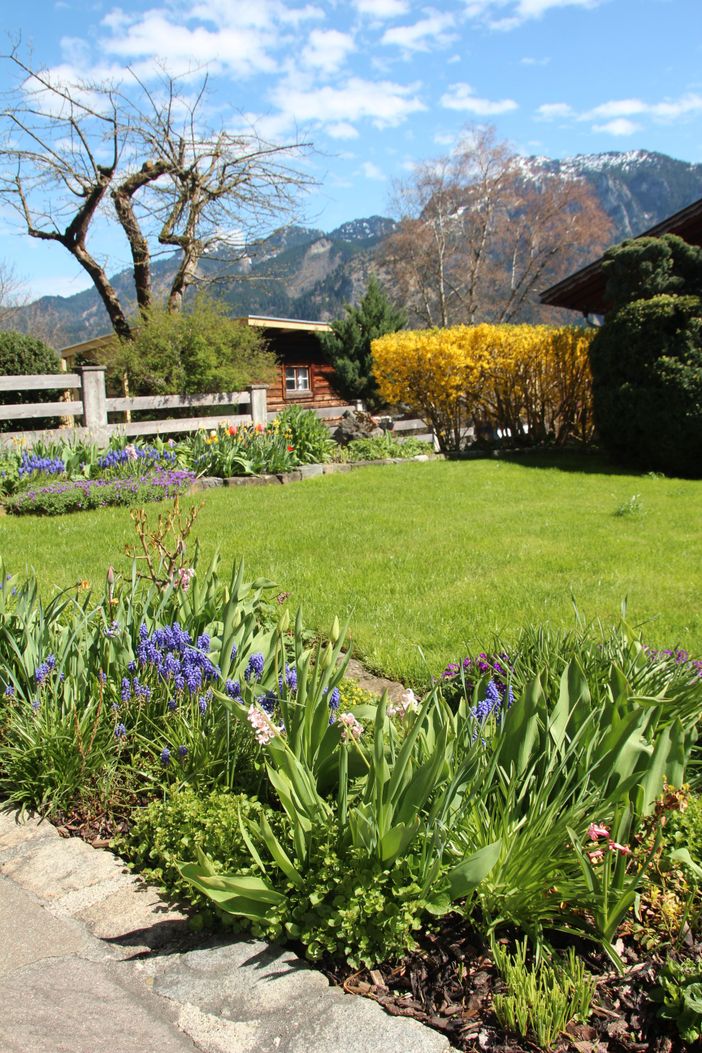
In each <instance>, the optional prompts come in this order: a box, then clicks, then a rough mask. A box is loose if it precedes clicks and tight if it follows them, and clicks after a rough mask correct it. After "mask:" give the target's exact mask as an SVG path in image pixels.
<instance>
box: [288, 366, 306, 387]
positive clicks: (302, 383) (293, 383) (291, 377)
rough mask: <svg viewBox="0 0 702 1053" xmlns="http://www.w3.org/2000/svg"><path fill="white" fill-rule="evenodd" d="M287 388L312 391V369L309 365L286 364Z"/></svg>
mask: <svg viewBox="0 0 702 1053" xmlns="http://www.w3.org/2000/svg"><path fill="white" fill-rule="evenodd" d="M285 390H286V392H300V391H306V392H308V393H309V392H310V391H311V388H310V370H309V366H286V367H285Z"/></svg>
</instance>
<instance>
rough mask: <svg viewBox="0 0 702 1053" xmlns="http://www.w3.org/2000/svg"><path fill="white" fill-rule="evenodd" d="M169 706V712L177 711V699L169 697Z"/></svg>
mask: <svg viewBox="0 0 702 1053" xmlns="http://www.w3.org/2000/svg"><path fill="white" fill-rule="evenodd" d="M167 707H168V712H169V713H175V711H176V709H177V708H178V702H177V701H176V699H175V698H169V699H168V703H167Z"/></svg>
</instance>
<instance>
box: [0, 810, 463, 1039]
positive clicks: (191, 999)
mask: <svg viewBox="0 0 702 1053" xmlns="http://www.w3.org/2000/svg"><path fill="white" fill-rule="evenodd" d="M0 1004H2V1006H3V1012H2V1016H1V1018H0V1048H2V1049H7V1050H10V1049H11V1050H12V1051H13V1053H144V1050H155V1049H158V1050H159V1053H198V1051H199V1053H339V1051H340V1050H341V1051H344V1053H345V1051H349V1053H377V1051H378V1050H382V1051H383V1053H449V1051H450V1048H451V1047H450V1045H449V1043H448V1041H447V1040H446V1038H445V1037H444V1036H442V1035H440V1034H439V1033H438V1032H436V1031H432V1030H431V1029H430V1028H427V1027H425V1026H424V1025H422V1024H420V1023H419V1022H418V1021H416V1020H412V1019H408V1018H406V1017H399V1016H389V1015H387V1014H386V1013H385V1012H384V1011H383V1009H381V1007H380V1006H379V1005H378V1004H377V1003H375V1002H373V1001H370V1000H368V999H365V998H359V997H357V996H354V995H348V994H346V993H344V992H343V991H342V990H341V989H340V988H335V987H331V986H330V985H329V983H328V981H327V980H326V978H325V977H324V976H323V975H322V973H320V972H318V971H317V970H316V969H313V968H312V967H311V966H309V965H308V964H307V963H306V962H304V961H303V960H302V959H300V958H298V957H297V955H295V954H294V953H293V952H292V951H290V950H288V949H286V948H284V947H279V946H276V945H275V944H267V943H264V942H262V941H260V940H254V939H249V938H243V937H237V936H231V937H229V938H227V937H224V936H221V935H218V936H212V935H203V934H201V933H200V934H198V933H195V932H193V931H192V929H191V928H190V926H189V914H188V912H187V910H184V909H181V908H180V907H178V906H174V905H173V904H172V903H169V902H168V901H167V900H165V899H164V898H163V897H162V896H161V895H160V894H159V893H158V891H157V890H156V889H155V888H153V887H151V886H149V885H147V884H146V883H145V882H144V881H143V880H142V879H141V878H139V877H136V876H134V875H133V874H130V873H129V872H128V870H127V868H126V867H125V865H124V863H123V862H122V861H121V860H120V859H118V858H117V857H116V856H114V855H113V854H112V853H111V852H109V851H107V850H106V849H104V848H92V847H91V846H90V845H88V844H87V843H86V842H84V841H81V840H79V839H78V838H65V837H62V836H61V835H60V833H59V831H58V830H57V829H56V828H55V827H53V826H52V825H51V824H50V823H49V822H47V821H39V820H38V819H36V818H34V817H31V818H22V817H21V816H20V815H19V814H18V813H17V812H14V811H13V812H10V811H4V812H0Z"/></svg>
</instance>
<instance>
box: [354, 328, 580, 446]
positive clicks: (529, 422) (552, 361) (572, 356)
mask: <svg viewBox="0 0 702 1053" xmlns="http://www.w3.org/2000/svg"><path fill="white" fill-rule="evenodd" d="M593 332H594V330H588V329H582V328H578V327H576V326H568V327H563V328H555V327H551V326H545V325H538V326H533V325H475V326H455V327H453V328H451V329H429V330H414V331H407V330H406V331H403V332H399V333H390V334H388V335H387V336H383V337H380V338H379V339H378V340H374V341H373V345H372V347H373V363H374V365H373V368H374V373H375V377H376V379H377V381H378V387H379V390H380V394H381V396H382V397H383V398H384V399H385V400H386V401H387V402H388V403H390V404H398V403H404V404H405V405H407V406H409V408H410V409H411V410H412V411H413V412H415V413H418V414H420V415H421V416H423V417H424V418H425V419H426V420H428V421H429V422H430V423H431V425H432V427H433V428H434V431H435V432H436V434H437V436H438V440H439V444H440V447H441V449H442V450H455V449H458V448H459V447H460V445H461V433H462V430H463V429H464V428H465V427H466V425H467V424H468V423H470V422H471V420H472V421H475V422H477V423H485V424H491V425H492V426H493V427H495V428H500V429H502V430H503V431H504V430H506V429H509V430H510V432H511V434H512V435H513V436H515V437H518V436H520V435H524V434H525V433H528V435H529V438H530V439H534V440H543V439H545V438H547V437H548V436H549V435H551V436H552V437H553V438H554V439H555V441H556V442H557V443H563V442H566V441H567V440H568V439H572V438H577V439H580V440H582V441H586V440H587V439H590V438H591V437H592V412H591V376H590V366H589V362H588V347H589V345H590V340H591V339H592V335H593Z"/></svg>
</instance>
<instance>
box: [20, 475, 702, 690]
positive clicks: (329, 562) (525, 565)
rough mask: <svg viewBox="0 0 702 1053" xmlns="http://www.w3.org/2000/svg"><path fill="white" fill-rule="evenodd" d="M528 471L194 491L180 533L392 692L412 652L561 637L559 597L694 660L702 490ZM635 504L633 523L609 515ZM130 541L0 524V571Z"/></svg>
mask: <svg viewBox="0 0 702 1053" xmlns="http://www.w3.org/2000/svg"><path fill="white" fill-rule="evenodd" d="M537 463H538V462H537V461H536V460H534V459H533V458H532V459H531V460H529V461H527V459H526V458H524V459H522V460H521V461H520V462H519V463H508V462H506V461H493V460H481V461H460V462H429V463H408V464H404V465H393V466H389V467H375V468H373V467H371V468H365V469H364V470H362V471H356V472H352V473H348V474H343V475H332V476H324V477H321V478H315V479H311V480H308V481H306V482H304V483H299V484H295V485H291V486H275V487H274V486H269V487H240V488H236V489H222V490H216V491H210V492H207V493H206V494H204V495H202V497H203V500H204V502H205V507H204V509H203V510H202V512H201V514H200V517H199V519H198V521H197V530H196V533H197V535H198V536H199V537H200V539H201V543H202V546H203V549H204V552H205V554H206V555H209V554H210V553H211V552H212V551H213V550H214V549H215V548H217V547H219V548H220V549H221V551H222V555H223V557H224V561H225V563H226V564H228V563H229V562H230V561H231V560H232V559H233V558H235V557H237V558H238V557H241V556H243V557H244V558H245V561H246V565H247V568H248V571H249V573H250V575H251V576H252V577H253V576H256V575H259V574H265V575H267V576H270V577H272V578H273V579H274V580H275V581H277V582H279V584H280V587H281V589H284V590H286V591H289V592H290V593H291V594H292V596H291V601H290V602H292V603H293V604H295V605H297V604H301V605H302V606H303V610H304V615H305V619H306V621H307V623H308V624H310V625H312V626H313V627H317V628H320V629H322V630H324V629H325V628H328V627H329V625H330V624H331V621H332V620H333V617H334V615H335V614H337V613H338V614H339V615H340V617H342V618H343V617H345V616H346V615H350V618H351V633H352V636H353V639H354V642H355V648H356V652H357V653H358V654H359V655H360V656H362V657H363V658H364V659H365V660H366V662H367V663H368V664H369V665H370V666H371V667H373V668H374V669H376V670H380V671H383V672H384V673H386V674H388V675H391V676H395V677H398V678H401V679H405V680H406V681H408V682H409V681H412V682H415V681H416V682H420V681H421V680H422V679H424V676H425V672H424V670H425V669H426V666H425V665H424V663H423V661H422V659H421V656H420V653H419V648H420V647H421V649H422V650H423V652H424V655H425V656H426V663H427V665H428V668H429V670H430V671H431V672H432V673H436V672H438V671H440V670H441V668H442V667H443V665H444V664H445V663H446V662H448V661H450V660H452V659H454V658H457V657H459V656H461V655H462V654H464V653H465V652H466V650H469V649H475V648H481V647H487V646H489V645H490V642H491V640H492V637H493V634H494V633H495V632H500V633H503V634H504V635H505V636H507V637H509V636H510V635H511V634H513V633H514V632H515V631H516V630H517V629H518V627H519V626H520V625H522V624H524V623H536V622H543V621H549V622H550V623H551V624H554V625H565V626H569V625H571V624H572V622H573V613H572V604H571V596H574V597H575V599H576V601H577V604H578V607H579V609H580V610H581V611H582V613H583V614H584V615H585V616H586V617H588V618H594V617H600V618H602V619H604V620H612V619H614V618H616V616H617V614H618V611H619V607H620V604H621V601H622V600H623V599H624V598H625V597H626V598H628V604H629V617H630V620H631V621H632V622H636V623H642V622H648V623H649V624H647V626H646V629H645V635H646V637H647V639H648V640H649V641H650V642H651V643H652V644H655V645H658V646H673V645H676V644H679V645H681V646H685V647H687V648H688V649H689V650H690V651H691V652H694V653H695V654H702V617H701V616H700V610H699V603H698V600H699V596H700V587H701V585H702V534H701V532H700V521H701V519H702V482H694V481H687V480H679V479H656V478H649V477H645V476H644V477H642V476H636V475H626V474H619V473H614V474H612V473H609V472H607V471H606V470H604V469H599V468H598V462H596V461H595V460H594V459H592V458H583V459H580V460H577V459H571V460H570V461H568V460H561V461H559V462H558V463H559V465H560V467H543V466H537ZM546 463H547V464H548V463H549V462H548V461H547V462H546ZM635 494H637V495H639V501H640V505H641V508H642V511H641V512H640V513H639V514H637V515H630V516H620V517H617V516H615V515H614V512H615V510H616V509H617V508H618V507H620V506H621V505H623V504H624V503H626V502H627V501H628V500H629V499H630V498H631V497H632V496H633V495H635ZM157 510H158V506H153V513H152V514H154V515H155V514H156V512H157ZM130 539H131V522H130V519H129V513H128V511H126V510H104V511H99V512H90V513H81V514H77V515H73V516H65V517H62V518H59V519H37V518H30V517H24V518H11V517H5V518H3V519H2V520H0V552H1V553H2V556H3V558H4V560H5V563H6V566H7V570H8V571H12V572H14V573H22V572H23V571H24V569H25V567H28V566H33V567H34V568H35V569H36V571H37V573H38V575H39V577H40V579H41V582H42V585H43V587H44V588H45V589H47V590H48V589H49V588H50V587H51V586H54V585H67V584H69V583H72V582H75V581H76V580H77V579H80V578H88V579H90V580H91V581H100V580H101V579H102V577H103V575H104V573H105V571H106V568H107V566H108V564H109V563H113V564H114V565H115V567H116V568H121V569H124V568H125V567H126V566H127V561H126V558H125V557H124V555H123V553H124V546H125V543H126V542H128V541H129V540H130Z"/></svg>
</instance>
